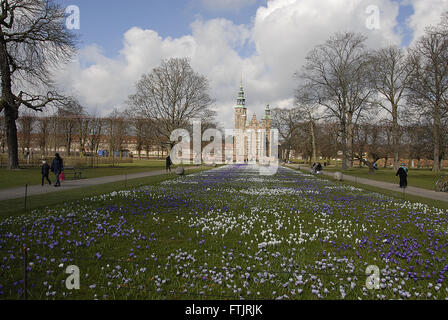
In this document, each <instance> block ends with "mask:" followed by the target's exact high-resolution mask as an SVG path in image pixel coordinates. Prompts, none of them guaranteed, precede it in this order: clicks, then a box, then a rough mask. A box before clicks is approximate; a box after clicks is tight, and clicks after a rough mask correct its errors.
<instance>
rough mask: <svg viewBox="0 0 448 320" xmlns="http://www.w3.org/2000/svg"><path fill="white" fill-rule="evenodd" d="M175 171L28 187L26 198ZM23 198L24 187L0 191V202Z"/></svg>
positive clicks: (173, 170) (149, 172) (140, 173)
mask: <svg viewBox="0 0 448 320" xmlns="http://www.w3.org/2000/svg"><path fill="white" fill-rule="evenodd" d="M197 168H198V167H191V168H189V167H186V168H185V171H186V172H188V171H189V170H191V169H197ZM175 172H176V169H172V171H171V173H170V174H167V173H166V171H165V169H163V170H153V171H147V172H139V173H133V174H128V175H127V176H125V175H119V176H108V177H100V178H92V179H80V180H65V181H63V182H62V183H61V187H58V188H55V187H54V186H53V185H51V186H50V185H48V184H46V185H44V186H41V185H34V186H28V191H27V193H28V196H35V195H40V194H46V193H52V192H61V191H67V190H72V189H78V188H84V187H91V186H97V185H98V186H100V185H102V184H105V183H111V182H118V181H124V180H126V179H127V180H131V179H138V178H145V177H152V176H159V175H163V174H165V175H175V174H176V173H175ZM52 178H53V179H52V182H53V183H54V181H55V179H54V176H52ZM24 196H25V186H23V187H18V188H11V189H4V190H0V201H2V200H10V199H17V198H22V197H24Z"/></svg>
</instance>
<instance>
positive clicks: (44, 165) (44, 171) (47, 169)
mask: <svg viewBox="0 0 448 320" xmlns="http://www.w3.org/2000/svg"><path fill="white" fill-rule="evenodd" d="M41 172H42V186H43V185H44V184H45V179H47V181H48V184H49V185H50V186H51V181H50V178H49V177H48V175H49V174H50V166H49V165H48V163H47V161H45V160H43V161H42V167H41Z"/></svg>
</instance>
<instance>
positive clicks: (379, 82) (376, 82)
mask: <svg viewBox="0 0 448 320" xmlns="http://www.w3.org/2000/svg"><path fill="white" fill-rule="evenodd" d="M371 67H372V72H371V73H370V74H371V75H372V84H373V86H374V88H375V89H376V91H377V92H378V93H379V94H380V97H381V98H383V99H385V100H386V102H385V103H382V102H381V101H380V102H379V105H380V106H381V108H382V109H383V110H385V111H386V112H387V113H388V114H389V115H390V116H391V118H392V140H393V143H392V145H393V156H394V169H395V170H398V167H399V161H400V155H399V148H400V145H399V140H400V127H399V111H400V110H399V108H400V107H401V105H402V104H401V102H402V100H403V98H404V97H405V89H406V87H407V86H408V82H409V77H410V74H411V72H412V67H409V65H408V63H407V59H406V56H405V54H404V52H403V49H401V48H398V47H396V46H390V47H387V48H383V49H379V50H377V51H376V52H374V53H373V54H372V59H371Z"/></svg>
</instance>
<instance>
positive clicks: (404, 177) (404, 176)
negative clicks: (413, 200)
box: [395, 163, 408, 188]
mask: <svg viewBox="0 0 448 320" xmlns="http://www.w3.org/2000/svg"><path fill="white" fill-rule="evenodd" d="M395 176H400V188H406V187H407V186H408V169H407V168H406V165H405V164H404V163H402V164H401V167H400V168H399V169H398V171H397V173H396V174H395Z"/></svg>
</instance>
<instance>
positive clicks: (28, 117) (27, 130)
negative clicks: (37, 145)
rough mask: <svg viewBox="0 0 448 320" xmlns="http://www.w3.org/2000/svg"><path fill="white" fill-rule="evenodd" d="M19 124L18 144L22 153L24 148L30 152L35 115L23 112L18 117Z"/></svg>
mask: <svg viewBox="0 0 448 320" xmlns="http://www.w3.org/2000/svg"><path fill="white" fill-rule="evenodd" d="M18 122H19V126H20V139H19V141H20V145H21V147H22V153H23V154H25V150H27V151H28V152H30V149H31V134H32V132H33V128H34V124H35V122H36V116H35V115H34V114H31V113H30V112H26V113H23V114H22V115H21V116H20V117H19V119H18Z"/></svg>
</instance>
